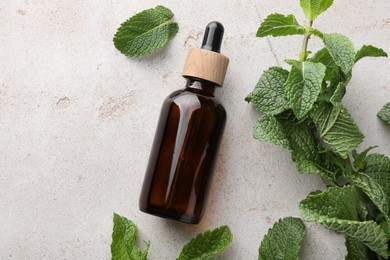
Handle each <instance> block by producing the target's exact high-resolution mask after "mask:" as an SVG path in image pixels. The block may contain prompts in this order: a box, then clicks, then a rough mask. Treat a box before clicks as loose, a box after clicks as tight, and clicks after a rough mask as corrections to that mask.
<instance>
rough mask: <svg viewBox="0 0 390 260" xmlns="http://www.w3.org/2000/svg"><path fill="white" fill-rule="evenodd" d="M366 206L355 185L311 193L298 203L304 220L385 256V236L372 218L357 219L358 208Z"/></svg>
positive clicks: (386, 246)
mask: <svg viewBox="0 0 390 260" xmlns="http://www.w3.org/2000/svg"><path fill="white" fill-rule="evenodd" d="M363 207H365V205H364V204H363V202H362V201H361V199H360V198H359V195H358V192H357V190H356V188H355V186H354V185H349V186H345V187H331V188H328V189H327V190H325V191H324V192H322V193H316V194H310V195H308V196H307V197H306V199H304V200H302V201H301V202H300V203H299V208H300V211H301V212H302V214H303V215H304V220H305V221H309V222H317V223H320V224H322V225H324V226H325V227H327V228H328V229H330V230H333V231H335V232H339V233H342V234H344V235H346V236H349V237H351V238H354V239H356V240H358V241H360V242H362V243H363V244H364V245H366V246H367V247H369V248H370V249H371V250H372V251H374V252H376V253H377V254H379V255H381V256H383V257H385V258H387V256H388V254H387V248H388V245H387V241H388V239H387V236H386V233H385V232H384V231H383V229H382V228H381V227H380V226H379V225H378V224H377V223H376V222H374V221H372V220H370V221H360V220H359V212H358V209H360V208H363Z"/></svg>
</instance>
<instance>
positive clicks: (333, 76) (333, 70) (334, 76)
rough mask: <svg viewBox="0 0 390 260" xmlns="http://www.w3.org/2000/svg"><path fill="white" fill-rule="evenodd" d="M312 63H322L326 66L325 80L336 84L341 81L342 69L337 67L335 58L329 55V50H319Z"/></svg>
mask: <svg viewBox="0 0 390 260" xmlns="http://www.w3.org/2000/svg"><path fill="white" fill-rule="evenodd" d="M310 61H311V62H314V63H322V64H324V65H325V67H326V71H325V78H324V80H329V81H332V82H336V84H337V83H338V82H339V81H340V67H339V66H337V64H336V62H335V61H334V60H333V57H332V56H331V55H330V54H329V51H328V49H326V48H323V49H321V50H319V51H318V52H316V53H315V54H314V56H313V58H311V59H310Z"/></svg>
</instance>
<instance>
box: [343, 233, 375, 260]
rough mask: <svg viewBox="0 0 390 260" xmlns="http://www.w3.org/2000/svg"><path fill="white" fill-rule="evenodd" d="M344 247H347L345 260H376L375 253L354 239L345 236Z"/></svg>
mask: <svg viewBox="0 0 390 260" xmlns="http://www.w3.org/2000/svg"><path fill="white" fill-rule="evenodd" d="M345 246H346V247H347V252H348V255H347V256H346V257H345V260H367V259H375V258H376V257H375V253H373V252H372V251H371V250H370V249H369V248H368V247H367V246H365V245H364V244H363V243H362V242H360V241H359V240H357V239H355V238H352V237H349V236H346V237H345Z"/></svg>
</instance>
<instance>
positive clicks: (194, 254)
mask: <svg viewBox="0 0 390 260" xmlns="http://www.w3.org/2000/svg"><path fill="white" fill-rule="evenodd" d="M232 239H233V235H232V232H231V231H230V229H229V227H228V226H222V227H219V228H216V229H214V230H211V231H206V232H205V233H203V234H199V235H197V236H196V237H195V238H193V239H192V240H191V241H190V242H189V243H188V244H187V245H185V246H184V247H183V250H182V251H181V253H180V256H179V257H178V258H177V259H178V260H213V259H216V258H217V257H218V256H219V255H220V254H221V253H222V252H223V250H225V248H226V247H228V246H229V245H230V243H231V242H232Z"/></svg>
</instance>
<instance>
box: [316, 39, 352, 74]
mask: <svg viewBox="0 0 390 260" xmlns="http://www.w3.org/2000/svg"><path fill="white" fill-rule="evenodd" d="M323 40H324V43H325V46H326V48H327V49H328V51H329V53H330V55H331V56H332V57H333V59H334V61H335V62H336V64H337V65H338V66H340V68H341V70H342V71H343V72H344V73H345V74H348V73H349V72H350V71H351V70H352V66H353V64H354V63H355V47H354V46H353V43H352V42H351V41H350V40H349V39H348V38H347V37H346V36H344V35H341V34H338V33H330V34H324V39H323Z"/></svg>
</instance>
